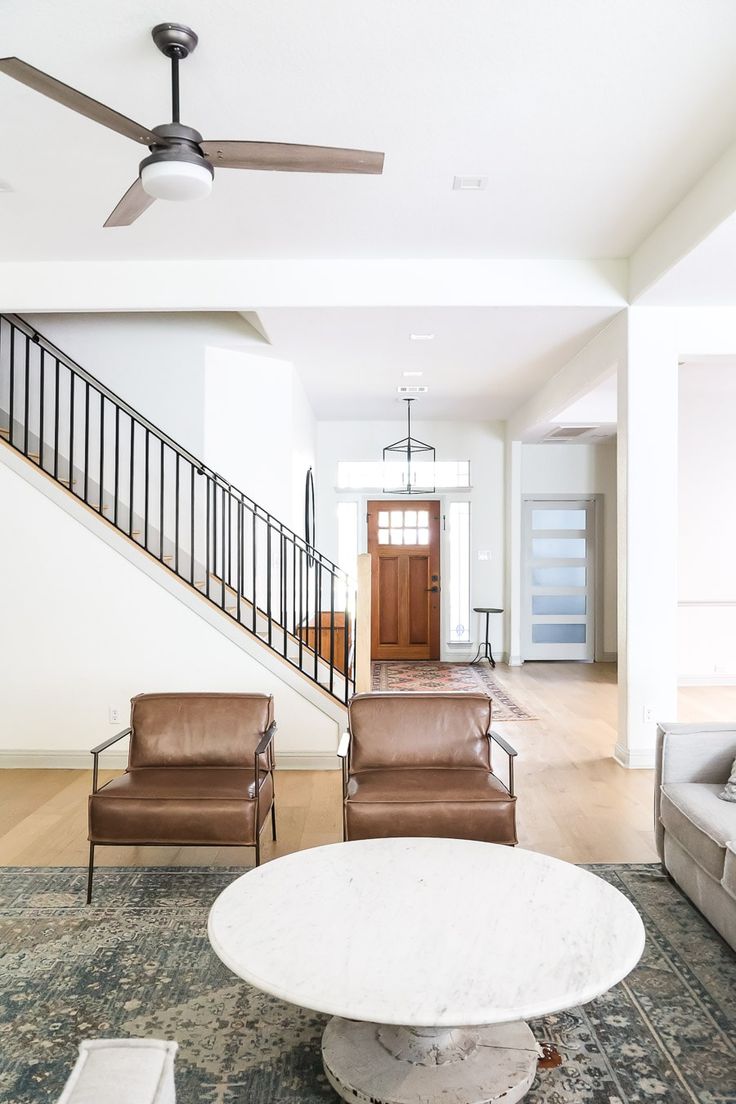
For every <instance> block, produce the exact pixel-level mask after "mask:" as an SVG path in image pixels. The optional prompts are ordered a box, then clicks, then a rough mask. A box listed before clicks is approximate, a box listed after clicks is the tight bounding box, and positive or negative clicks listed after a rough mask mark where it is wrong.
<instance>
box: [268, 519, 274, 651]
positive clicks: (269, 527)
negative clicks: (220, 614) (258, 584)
mask: <svg viewBox="0 0 736 1104" xmlns="http://www.w3.org/2000/svg"><path fill="white" fill-rule="evenodd" d="M266 616H267V617H268V646H269V648H270V647H271V646H272V644H273V639H272V629H273V626H272V623H271V515H270V514H267V515H266Z"/></svg>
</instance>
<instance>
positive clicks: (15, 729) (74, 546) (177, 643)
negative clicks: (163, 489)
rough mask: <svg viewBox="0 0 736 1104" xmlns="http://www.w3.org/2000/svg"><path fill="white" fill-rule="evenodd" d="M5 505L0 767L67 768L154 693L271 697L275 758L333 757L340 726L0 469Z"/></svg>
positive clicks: (0, 550) (0, 559) (0, 547)
mask: <svg viewBox="0 0 736 1104" xmlns="http://www.w3.org/2000/svg"><path fill="white" fill-rule="evenodd" d="M0 504H2V511H3V517H4V518H5V527H4V531H3V540H2V541H0V571H1V572H2V576H3V578H4V579H5V580H6V583H7V585H6V586H5V587H4V594H3V631H2V634H1V635H0V682H1V697H2V717H1V719H0V765H2V762H3V753H4V755H5V757H7V756H8V755H9V754H11V753H12V754H13V755H19V754H20V755H22V754H28V753H42V752H46V753H51V755H52V756H55V757H56V760H57V762H58V759H59V757H60V758H61V761H62V763H65V762H67V757H68V756H70V755H71V756H72V757H73V756H74V755H75V754H78V753H80V752H86V751H88V749H89V748H91V747H93V746H94V745H95V744H97V743H99V742H100V741H102V740H103V739H105V738H106V737H107V736H110V735H112V734H113V733H114V732H115V731H116V727H113V726H112V725H111V724H110V723H109V720H108V708H109V706H116V707H118V708H120V709H121V710H122V715H123V717H124V718H125V717H126V716H127V710H128V702H129V700H130V698H131V697H132V696H133V695H134V694H138V693H141V692H144V691H153V690H190V691H193V690H238V691H255V692H262V693H273V695H274V698H275V711H276V719H277V722H278V725H279V732H278V736H277V740H276V748H277V754H279V755H280V756H284V755H286V756H287V759H288V756H290V755H291V756H309V755H316V756H324V755H329V754H332V753H334V750H335V747H336V738H337V726H336V724H335V722H334V721H332V720H331V719H330V718H329V717H327V716H325V714H323V713H321V712H320V711H319V710H317V709H316V708H315V707H314V706H312V705H310V704H309V703H308V702H307V701H305V700H304V699H303V698H302V697H301V696H300V695H299V694H298V693H297V692H296V691H295V690H294V689H292V688H291V687H289V686H287V685H286V684H285V683H283V682H282V681H281V680H280V679H279V678H278V677H277V676H275V675H273V674H271V673H270V672H269V671H267V670H266V669H265V668H263V667H262V666H261V665H260V664H259V663H258V662H257V661H256V660H255V659H253V658H251V657H250V656H248V655H246V654H245V653H244V652H243V651H242V650H241V649H240V648H238V647H237V645H235V644H233V643H232V642H230V641H229V640H227V639H226V638H225V637H224V636H223V635H222V634H221V633H219V632H218V631H217V630H216V629H215V628H213V627H212V626H211V625H209V624H207V623H206V622H205V621H203V620H202V619H201V618H200V617H198V616H197V614H196V613H194V612H193V611H192V610H191V609H188V608H187V607H186V606H185V605H184V604H183V603H182V602H180V601H178V600H177V598H175V597H174V596H173V595H172V594H170V593H169V592H168V591H166V590H164V589H163V588H162V587H161V586H159V585H158V584H157V583H156V582H155V581H154V580H153V579H151V578H150V577H148V576H147V575H145V574H144V573H143V572H141V571H140V570H138V569H137V568H136V567H134V566H133V565H132V564H131V563H130V562H129V561H128V560H127V559H125V558H124V557H123V556H121V555H119V554H118V553H117V552H116V551H114V549H112V548H111V547H109V546H108V545H107V544H105V543H103V542H102V541H101V540H99V539H98V538H97V537H96V536H95V535H94V534H93V533H91V532H90V531H89V530H88V529H86V528H85V527H84V526H83V525H81V524H79V522H78V521H76V520H75V519H74V518H73V517H71V516H70V515H69V514H67V513H66V512H65V511H64V510H63V509H61V508H60V507H59V506H57V505H55V504H54V503H53V502H51V501H50V500H49V499H47V498H46V497H45V496H44V495H43V494H41V493H39V491H37V490H36V489H35V488H33V487H31V486H29V485H28V484H27V483H26V482H25V480H24V479H22V478H21V477H20V476H19V475H17V474H15V473H14V472H12V471H11V470H10V469H9V468H8V467H6V466H5V465H4V464H1V463H0ZM122 727H124V725H122V724H120V725H117V729H118V730H119V729H120V728H122ZM69 765H76V763H75V762H74V761H73V759H70V760H69Z"/></svg>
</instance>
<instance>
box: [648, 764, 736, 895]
mask: <svg viewBox="0 0 736 1104" xmlns="http://www.w3.org/2000/svg"><path fill="white" fill-rule="evenodd" d="M722 789H723V783H722V782H721V783H717V784H716V783H712V782H672V783H668V784H666V785H664V786H662V801H661V807H660V814H659V815H660V820H661V821H662V824H663V825H664V827H665V831H667V832H670V833H671V834H672V835H673V836H674V837H675V839H676V840H677V841H678V843H679V844H680V846H681V847H684V848H685V850H686V851H687V852H688V854H689V855H691V856H692V858H693V859H695V861H696V862H697V863H699V864H700V866H702V868H703V870H706V871H707V872H708V874H710V875H711V876H712V877H713V878H716V879H717V880H718V881H720V880H721V877H722V876H723V865H724V860H725V858H726V844H727V843H728V841H729V840H733V839H736V805H734V804H733V803H729V802H728V801H721V800H720V798H719V797H718V794H719V793H720V792H721V791H722Z"/></svg>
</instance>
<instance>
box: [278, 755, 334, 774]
mask: <svg viewBox="0 0 736 1104" xmlns="http://www.w3.org/2000/svg"><path fill="white" fill-rule="evenodd" d="M339 769H340V760H339V759H338V757H337V752H336V751H312V752H310V751H307V752H303V751H277V752H276V770H319V771H323V770H333V771H334V770H339Z"/></svg>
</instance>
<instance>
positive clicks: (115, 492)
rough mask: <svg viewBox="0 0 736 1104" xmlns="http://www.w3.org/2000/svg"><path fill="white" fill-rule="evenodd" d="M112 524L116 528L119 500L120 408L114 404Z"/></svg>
mask: <svg viewBox="0 0 736 1104" xmlns="http://www.w3.org/2000/svg"><path fill="white" fill-rule="evenodd" d="M112 482H113V505H112V523H113V525H115V526H116V527H118V502H119V500H120V407H119V406H118V404H117V403H115V459H114V468H113V480H112Z"/></svg>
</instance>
